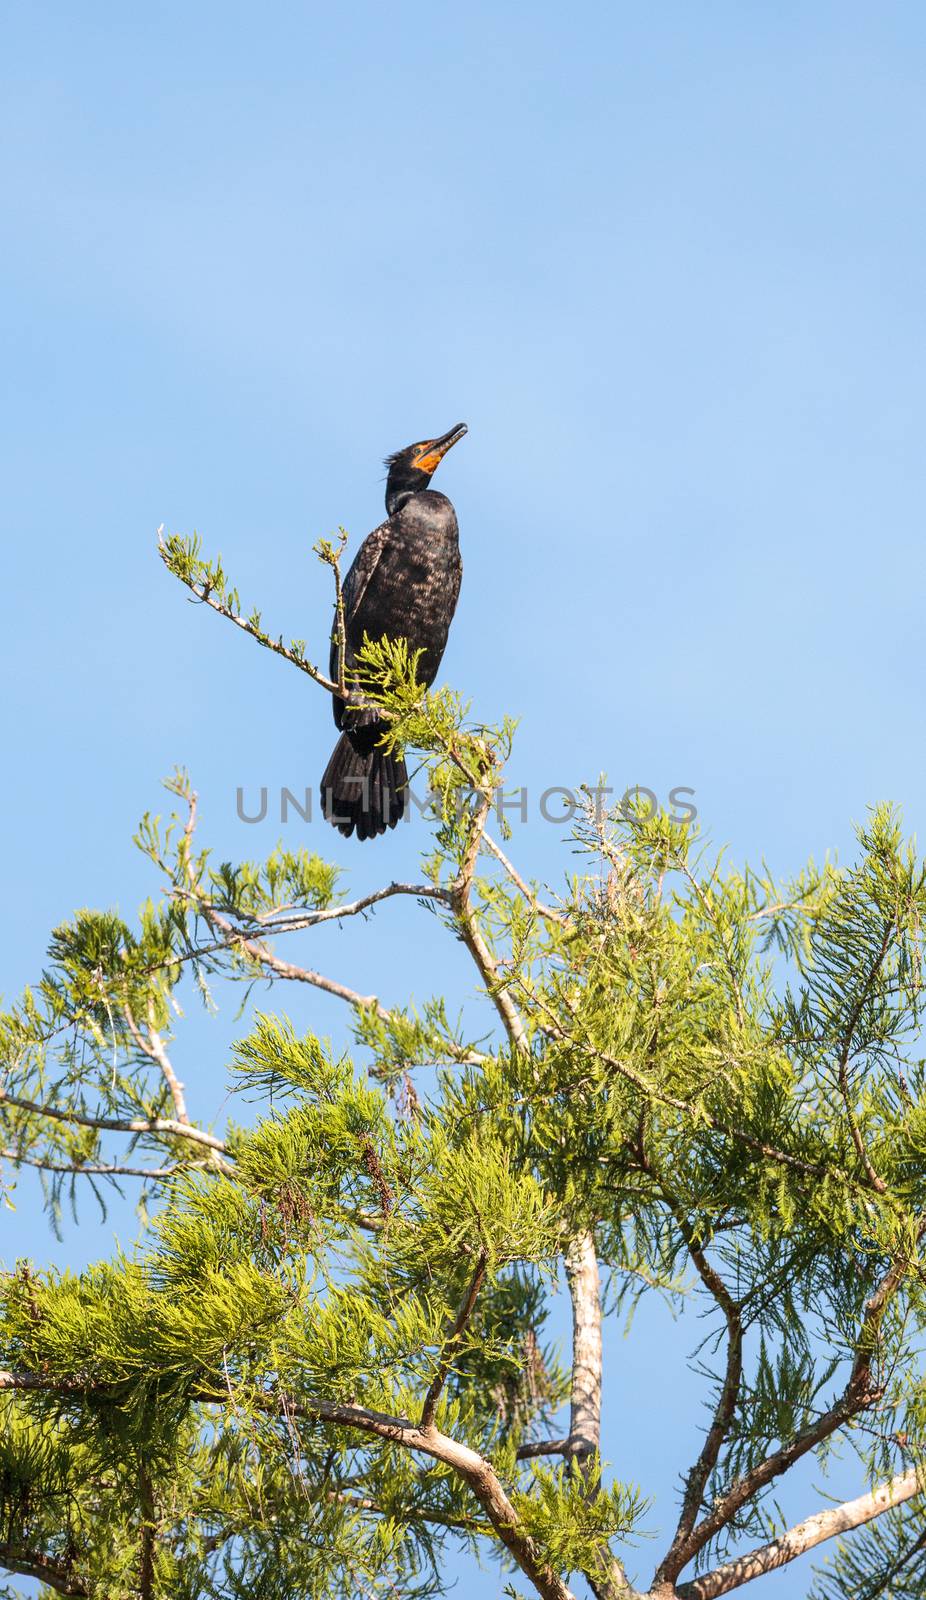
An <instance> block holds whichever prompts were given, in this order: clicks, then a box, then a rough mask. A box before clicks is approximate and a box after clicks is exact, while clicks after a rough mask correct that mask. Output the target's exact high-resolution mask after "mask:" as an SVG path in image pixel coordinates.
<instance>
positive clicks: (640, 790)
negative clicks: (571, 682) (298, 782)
mask: <svg viewBox="0 0 926 1600" xmlns="http://www.w3.org/2000/svg"><path fill="white" fill-rule="evenodd" d="M351 781H353V782H354V783H355V784H356V785H357V788H358V797H359V799H360V800H361V801H362V802H364V803H367V802H368V799H369V796H368V795H367V794H364V793H363V790H364V788H365V787H366V786H367V785H368V782H369V780H368V779H366V778H355V779H353V780H351ZM694 794H695V791H694V789H693V788H692V787H691V786H690V785H688V784H676V785H675V786H674V787H673V788H671V789H670V790H669V792H668V797H667V803H664V802H663V801H661V800H660V798H659V795H658V794H657V793H656V791H655V789H651V788H650V787H649V786H648V785H647V784H645V783H632V784H629V785H628V787H627V788H626V789H625V790H624V791H623V793H621V792H620V791H619V790H618V789H615V788H614V787H613V786H612V785H610V784H606V783H601V784H596V785H594V786H593V785H588V786H587V787H586V786H583V788H582V789H581V790H576V789H573V788H569V787H567V786H566V785H565V784H559V783H554V784H551V785H550V786H549V788H547V789H543V790H541V791H540V792H539V793H535V791H533V790H531V789H530V788H528V787H527V786H525V785H522V786H520V787H518V788H514V789H496V791H495V796H494V799H493V809H494V811H495V815H496V816H497V818H498V820H499V822H502V821H506V822H509V823H515V822H516V823H528V822H530V821H532V820H533V819H535V818H539V819H540V821H541V822H551V823H553V824H555V825H556V826H557V827H562V826H563V824H564V823H568V822H572V821H574V820H575V819H576V818H577V817H580V816H582V815H586V814H587V813H588V810H589V806H590V805H591V806H593V807H594V811H595V815H596V817H597V818H598V819H599V820H600V819H601V818H602V817H604V816H605V815H606V814H607V813H609V812H614V811H619V812H620V813H621V815H622V816H625V817H630V816H639V815H640V814H641V812H648V813H649V814H650V815H651V816H652V815H654V814H655V813H656V812H657V811H663V810H665V811H667V812H668V814H669V816H670V818H671V820H672V821H673V822H694V820H695V818H696V817H697V815H698V808H697V806H696V805H695V804H694ZM326 798H328V799H329V800H330V796H328V797H326ZM408 798H409V802H410V803H409V804H408V805H407V806H406V808H405V814H404V816H403V818H402V820H403V822H410V821H411V819H412V816H413V815H414V814H416V813H417V815H418V816H421V817H425V818H428V819H431V820H434V819H435V818H437V817H439V815H440V805H439V802H438V800H437V799H436V797H435V796H434V794H433V793H432V792H431V791H430V790H426V791H425V793H424V794H423V795H422V794H419V793H416V792H415V789H414V787H413V786H412V785H411V784H409V786H408ZM468 798H471V797H467V795H466V794H465V792H463V791H461V792H460V797H459V811H460V815H462V813H463V811H464V809H465V808H466V805H467V801H468ZM328 810H329V820H330V821H332V822H334V823H337V822H338V820H339V819H338V817H336V816H330V810H331V808H330V805H329V807H328ZM235 812H236V815H237V817H238V821H239V822H248V823H256V822H266V821H267V819H268V818H271V819H272V820H273V821H277V820H278V821H279V822H281V823H284V824H286V823H289V822H292V821H296V820H298V821H299V822H305V823H313V822H316V821H321V820H323V817H324V812H323V808H322V805H321V796H320V794H319V791H318V790H317V789H316V788H315V787H314V786H313V787H311V788H309V787H306V788H304V789H298V790H297V789H290V788H287V787H286V786H285V785H282V786H281V787H280V788H279V789H275V790H274V791H273V801H272V804H271V790H270V788H269V786H268V785H262V786H261V787H260V788H259V789H257V790H256V791H252V792H250V793H246V791H245V789H244V788H243V787H239V788H237V789H236V790H235ZM340 820H343V821H345V822H346V821H347V820H349V819H347V818H343V819H340Z"/></svg>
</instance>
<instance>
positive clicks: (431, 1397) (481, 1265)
mask: <svg viewBox="0 0 926 1600" xmlns="http://www.w3.org/2000/svg"><path fill="white" fill-rule="evenodd" d="M487 1260H488V1255H487V1252H486V1250H485V1249H482V1250H480V1252H479V1255H478V1257H477V1259H476V1270H475V1271H474V1273H473V1276H472V1278H471V1279H470V1284H469V1288H468V1289H467V1291H466V1294H465V1295H464V1296H463V1300H462V1302H461V1305H460V1309H459V1311H458V1312H457V1314H456V1317H455V1319H454V1322H453V1325H452V1326H451V1328H450V1330H449V1332H448V1334H447V1337H446V1339H445V1341H444V1347H443V1349H442V1350H441V1353H440V1358H439V1360H438V1364H437V1371H436V1372H435V1374H434V1377H433V1378H432V1379H431V1383H430V1385H429V1388H428V1392H427V1394H426V1395H425V1397H424V1405H423V1406H422V1408H421V1421H420V1423H419V1427H421V1428H430V1427H431V1425H432V1424H433V1422H434V1411H435V1409H436V1406H437V1402H438V1400H439V1399H440V1396H441V1390H442V1389H443V1387H444V1384H445V1383H446V1381H447V1374H448V1373H449V1371H450V1368H451V1366H452V1364H453V1358H454V1356H455V1355H456V1353H457V1350H458V1349H459V1347H460V1341H461V1339H462V1336H463V1334H464V1333H465V1331H466V1327H467V1324H468V1322H469V1319H470V1317H471V1316H472V1314H473V1310H474V1308H475V1305H476V1300H477V1298H478V1295H479V1291H480V1289H481V1288H482V1285H483V1282H484V1281H485V1275H486V1262H487Z"/></svg>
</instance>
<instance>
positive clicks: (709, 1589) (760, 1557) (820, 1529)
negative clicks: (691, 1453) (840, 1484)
mask: <svg viewBox="0 0 926 1600" xmlns="http://www.w3.org/2000/svg"><path fill="white" fill-rule="evenodd" d="M919 1490H920V1483H919V1479H918V1477H917V1473H916V1471H915V1470H914V1469H911V1470H910V1471H909V1472H904V1473H901V1474H900V1476H899V1477H896V1478H891V1479H890V1480H889V1481H888V1482H886V1483H881V1484H879V1485H878V1487H877V1488H876V1489H872V1490H871V1492H870V1493H869V1494H863V1495H860V1496H859V1498H858V1499H857V1500H847V1501H846V1502H845V1504H844V1505H841V1506H833V1507H831V1508H830V1509H829V1510H827V1511H818V1512H817V1513H816V1515H815V1516H812V1517H807V1518H806V1520H805V1521H804V1522H798V1523H797V1524H796V1525H795V1526H794V1527H793V1528H789V1529H788V1531H787V1533H783V1534H782V1535H781V1536H780V1538H778V1539H773V1540H772V1541H771V1543H770V1544H764V1545H760V1546H758V1548H757V1549H755V1550H750V1551H749V1552H748V1554H746V1555H743V1556H738V1557H737V1558H736V1560H734V1561H728V1562H726V1564H725V1565H724V1566H722V1567H715V1569H714V1571H713V1572H705V1573H704V1574H703V1575H702V1576H701V1577H700V1578H695V1579H694V1580H693V1581H692V1582H691V1583H683V1584H680V1586H679V1588H678V1591H677V1593H678V1596H679V1600H716V1597H717V1596H718V1595H722V1594H729V1592H730V1590H731V1589H738V1588H739V1587H740V1586H741V1585H742V1584H744V1583H749V1582H750V1581H751V1579H753V1578H759V1577H761V1576H762V1575H763V1573H766V1572H773V1571H774V1570H775V1568H776V1567H783V1566H785V1565H786V1564H787V1563H788V1562H789V1561H794V1560H795V1558H796V1557H797V1556H802V1555H804V1554H805V1552H806V1551H808V1550H812V1549H813V1548H814V1546H815V1545H818V1544H822V1543H823V1541H824V1540H825V1539H832V1538H834V1537H835V1536H836V1535H837V1534H841V1533H848V1532H850V1530H851V1529H852V1528H860V1527H862V1526H863V1525H864V1524H865V1523H866V1522H872V1521H873V1520H874V1518H875V1517H879V1516H881V1514H882V1512H884V1511H888V1510H890V1509H891V1507H892V1506H899V1505H902V1504H903V1502H904V1501H905V1500H912V1498H913V1496H914V1495H915V1494H918V1493H919Z"/></svg>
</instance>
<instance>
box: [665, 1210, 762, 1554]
mask: <svg viewBox="0 0 926 1600" xmlns="http://www.w3.org/2000/svg"><path fill="white" fill-rule="evenodd" d="M676 1222H677V1223H678V1225H679V1228H680V1230H681V1233H682V1237H683V1238H684V1240H685V1244H686V1247H687V1249H688V1254H689V1256H690V1257H691V1260H692V1262H693V1263H694V1266H695V1268H696V1269H697V1272H698V1275H699V1277H700V1278H701V1281H702V1283H703V1284H704V1286H705V1288H706V1289H707V1290H708V1292H709V1293H710V1294H711V1295H712V1296H713V1298H714V1299H715V1300H716V1302H717V1304H718V1305H719V1306H720V1308H721V1310H722V1312H723V1314H724V1317H725V1319H726V1323H727V1362H726V1370H725V1372H724V1379H723V1385H722V1387H721V1391H720V1394H719V1396H718V1399H717V1406H716V1409H715V1411H714V1417H713V1420H712V1422H711V1426H710V1428H709V1429H708V1433H707V1437H706V1438H705V1440H704V1444H703V1446H702V1449H701V1453H700V1455H699V1456H698V1459H697V1461H696V1462H695V1464H694V1466H693V1467H692V1469H691V1471H690V1472H689V1474H688V1478H687V1481H686V1484H685V1492H684V1496H683V1499H682V1510H681V1515H680V1517H679V1520H678V1527H677V1528H676V1530H675V1534H674V1537H673V1539H672V1543H671V1545H670V1546H669V1549H668V1551H667V1553H666V1556H665V1558H664V1559H663V1561H662V1562H661V1563H660V1565H659V1568H658V1570H657V1572H656V1580H655V1581H656V1582H667V1581H668V1582H674V1580H675V1579H676V1578H677V1577H678V1574H679V1573H680V1572H681V1570H682V1568H683V1567H684V1566H685V1565H686V1563H687V1561H688V1560H689V1556H688V1554H687V1545H688V1540H689V1538H690V1535H691V1532H692V1529H693V1528H694V1526H695V1523H696V1521H697V1518H698V1516H699V1514H700V1511H701V1507H702V1505H703V1503H704V1491H705V1488H706V1487H707V1483H708V1480H709V1478H710V1475H711V1473H712V1472H713V1470H714V1468H715V1467H716V1465H717V1460H718V1457H719V1455H720V1451H721V1449H722V1447H723V1442H724V1439H725V1438H726V1436H727V1433H728V1431H729V1428H730V1424H731V1422H732V1421H733V1416H734V1413H735V1411H736V1402H737V1399H738V1397H739V1390H740V1382H741V1380H742V1376H743V1325H742V1319H741V1316H740V1306H739V1303H738V1302H737V1301H736V1300H734V1299H733V1296H732V1295H731V1294H730V1291H729V1289H728V1288H727V1286H726V1284H725V1283H724V1281H723V1279H722V1278H721V1277H720V1274H719V1273H718V1272H716V1271H715V1269H714V1268H713V1267H712V1266H711V1264H710V1262H709V1261H708V1259H707V1257H706V1256H705V1254H704V1252H703V1250H702V1249H701V1247H700V1244H699V1243H698V1241H697V1240H696V1239H695V1238H694V1236H693V1234H692V1231H691V1228H690V1226H689V1225H688V1223H687V1221H686V1220H685V1219H684V1218H683V1217H681V1216H679V1215H676Z"/></svg>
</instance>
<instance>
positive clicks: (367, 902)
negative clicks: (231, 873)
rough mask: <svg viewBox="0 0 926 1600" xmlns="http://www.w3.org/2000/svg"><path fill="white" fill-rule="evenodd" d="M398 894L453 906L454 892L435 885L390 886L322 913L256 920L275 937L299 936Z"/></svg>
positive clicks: (266, 916)
mask: <svg viewBox="0 0 926 1600" xmlns="http://www.w3.org/2000/svg"><path fill="white" fill-rule="evenodd" d="M394 895H411V896H412V897H413V898H414V899H415V900H438V901H441V902H443V903H444V904H445V905H449V904H450V891H449V890H448V889H444V888H441V887H440V885H437V884H433V883H387V884H386V886H385V888H383V889H375V890H374V891H373V893H372V894H365V895H361V897H360V899H359V900H352V901H350V902H349V903H348V904H346V905H340V906H325V907H324V909H322V910H320V911H297V912H294V913H293V915H292V916H284V915H283V914H282V913H280V912H274V911H270V912H264V913H263V914H262V915H261V916H259V917H255V918H254V920H255V922H256V923H258V924H259V925H260V930H261V933H262V934H264V935H265V936H271V935H275V934H279V933H298V932H300V931H301V930H302V929H303V928H314V927H315V926H316V925H317V924H318V923H319V922H340V921H341V919H342V918H343V917H356V916H358V915H359V914H360V913H362V912H364V911H369V910H370V908H371V906H375V905H378V904H379V903H380V901H381V900H391V899H392V897H393V896H394Z"/></svg>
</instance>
